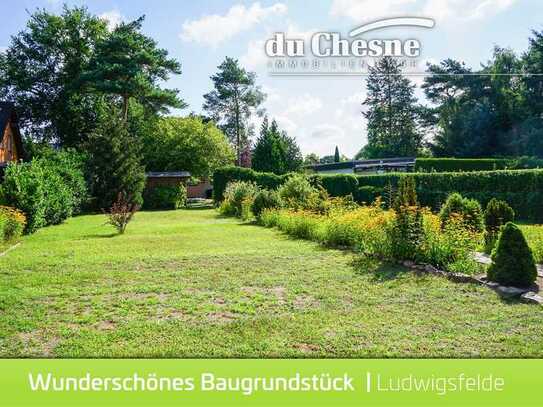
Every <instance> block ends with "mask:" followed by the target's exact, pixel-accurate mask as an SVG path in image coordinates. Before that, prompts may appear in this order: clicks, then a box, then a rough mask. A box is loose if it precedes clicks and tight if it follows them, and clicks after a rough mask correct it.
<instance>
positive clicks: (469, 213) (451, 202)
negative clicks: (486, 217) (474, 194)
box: [439, 192, 483, 232]
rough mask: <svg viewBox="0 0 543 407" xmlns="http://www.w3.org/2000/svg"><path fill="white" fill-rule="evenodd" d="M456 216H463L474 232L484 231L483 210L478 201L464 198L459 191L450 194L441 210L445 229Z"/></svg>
mask: <svg viewBox="0 0 543 407" xmlns="http://www.w3.org/2000/svg"><path fill="white" fill-rule="evenodd" d="M455 216H456V217H461V218H462V222H463V223H464V224H465V225H466V227H467V228H469V229H471V230H473V231H474V232H482V231H483V210H482V208H481V204H480V203H479V202H478V201H476V200H474V199H468V198H464V197H462V195H460V194H459V193H457V192H454V193H452V194H450V195H449V196H448V197H447V200H446V201H445V204H444V205H443V207H442V208H441V211H440V212H439V219H440V220H441V228H442V229H445V226H446V225H447V223H448V222H449V221H450V219H451V218H452V217H455Z"/></svg>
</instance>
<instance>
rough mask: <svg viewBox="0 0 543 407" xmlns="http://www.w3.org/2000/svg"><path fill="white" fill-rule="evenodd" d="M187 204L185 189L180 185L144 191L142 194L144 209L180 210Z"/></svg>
mask: <svg viewBox="0 0 543 407" xmlns="http://www.w3.org/2000/svg"><path fill="white" fill-rule="evenodd" d="M186 203H187V188H186V187H185V185H184V184H182V183H180V184H179V185H178V186H175V187H174V186H171V187H166V186H157V187H154V188H150V189H146V190H145V192H144V194H143V208H144V209H162V210H171V209H181V208H183V207H185V205H186Z"/></svg>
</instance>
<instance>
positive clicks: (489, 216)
mask: <svg viewBox="0 0 543 407" xmlns="http://www.w3.org/2000/svg"><path fill="white" fill-rule="evenodd" d="M514 219H515V211H514V210H513V208H511V207H510V206H509V205H508V204H507V202H505V201H499V200H497V199H496V198H492V199H491V200H490V201H489V202H488V204H487V205H486V209H485V228H486V230H485V252H486V253H490V252H491V251H492V249H493V248H494V244H495V243H496V240H497V238H498V234H499V231H500V228H501V226H502V225H504V224H506V223H507V222H512V221H513V220H514Z"/></svg>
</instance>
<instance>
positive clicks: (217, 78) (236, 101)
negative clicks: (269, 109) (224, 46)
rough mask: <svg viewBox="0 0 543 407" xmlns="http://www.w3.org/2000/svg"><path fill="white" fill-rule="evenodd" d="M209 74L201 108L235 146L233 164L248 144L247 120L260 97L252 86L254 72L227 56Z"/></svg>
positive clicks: (256, 106) (254, 85) (253, 84)
mask: <svg viewBox="0 0 543 407" xmlns="http://www.w3.org/2000/svg"><path fill="white" fill-rule="evenodd" d="M218 70H219V71H218V72H217V73H216V74H215V75H213V76H211V80H212V81H213V86H214V89H213V90H212V91H211V92H209V93H206V94H205V95H204V99H205V102H204V105H203V108H204V110H205V111H206V112H207V113H208V114H209V115H210V116H211V117H212V118H213V119H214V120H215V121H216V123H218V125H219V127H220V128H221V130H222V131H223V132H224V133H225V134H226V135H227V137H228V139H229V140H230V141H231V143H232V144H233V145H234V148H235V150H236V157H237V164H238V165H241V158H242V157H241V156H242V153H243V151H244V150H245V149H246V147H247V145H248V144H249V125H248V120H249V118H250V116H251V114H253V113H254V111H256V110H258V108H259V107H260V105H261V104H262V102H263V101H264V98H265V94H264V93H262V91H261V90H260V87H258V86H256V82H255V80H256V74H255V73H254V72H247V71H246V70H245V69H244V68H242V67H241V66H240V65H239V62H238V60H237V59H233V58H229V57H227V58H226V59H225V60H224V62H223V63H221V64H220V65H219V66H218Z"/></svg>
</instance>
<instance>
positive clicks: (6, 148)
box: [0, 102, 23, 172]
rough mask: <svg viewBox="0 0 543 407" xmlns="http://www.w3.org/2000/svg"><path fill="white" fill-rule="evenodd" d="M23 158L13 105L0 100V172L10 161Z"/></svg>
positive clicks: (21, 142)
mask: <svg viewBox="0 0 543 407" xmlns="http://www.w3.org/2000/svg"><path fill="white" fill-rule="evenodd" d="M22 158H23V141H22V139H21V133H20V132H19V125H18V123H17V115H16V113H15V106H14V105H13V103H10V102H0V172H1V171H2V170H3V168H4V167H6V166H7V165H8V163H10V162H11V161H18V160H21V159H22Z"/></svg>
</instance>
